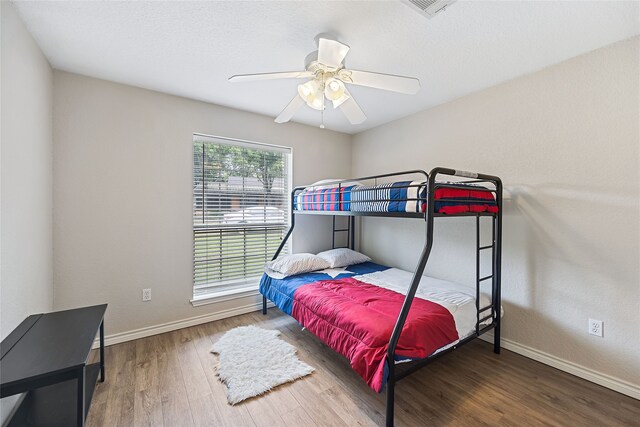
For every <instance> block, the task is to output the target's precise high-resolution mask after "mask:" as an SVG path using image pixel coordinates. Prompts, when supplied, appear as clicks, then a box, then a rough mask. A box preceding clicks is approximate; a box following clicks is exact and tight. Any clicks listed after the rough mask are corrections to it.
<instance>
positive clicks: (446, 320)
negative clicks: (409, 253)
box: [260, 262, 491, 392]
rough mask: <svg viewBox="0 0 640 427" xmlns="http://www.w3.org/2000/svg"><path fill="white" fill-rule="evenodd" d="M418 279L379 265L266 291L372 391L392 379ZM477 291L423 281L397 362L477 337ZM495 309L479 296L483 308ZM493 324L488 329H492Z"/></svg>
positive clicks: (265, 280)
mask: <svg viewBox="0 0 640 427" xmlns="http://www.w3.org/2000/svg"><path fill="white" fill-rule="evenodd" d="M412 276H413V274H412V273H410V272H407V271H404V270H400V269H397V268H389V267H386V266H383V265H380V264H375V263H373V262H365V263H362V264H356V265H351V266H348V267H345V268H339V269H327V270H322V271H315V272H311V273H305V274H300V275H296V276H290V277H287V278H284V279H275V278H272V277H270V276H268V275H266V274H265V275H264V276H263V277H262V280H261V281H260V292H261V293H262V295H264V296H266V297H267V298H268V299H270V300H271V301H273V302H274V303H275V305H276V306H278V307H279V308H280V309H281V310H282V311H284V312H285V313H287V314H289V315H291V316H292V317H293V318H294V319H296V320H297V321H298V322H299V323H300V324H301V325H302V326H304V327H305V328H307V329H308V330H309V331H310V332H312V333H313V334H314V335H316V336H317V337H318V338H320V339H321V340H322V341H323V342H325V343H326V344H327V345H329V346H330V347H331V348H332V349H334V350H335V351H337V352H339V353H340V354H342V355H343V356H345V357H346V358H347V359H349V361H350V363H351V367H352V368H353V369H354V370H355V371H356V372H357V373H358V374H359V375H360V376H361V377H362V378H363V379H364V380H365V381H366V383H367V384H368V385H369V387H371V388H372V389H373V390H375V391H377V392H380V391H382V389H383V387H384V385H385V383H386V380H387V372H386V359H387V350H388V345H389V339H390V337H391V333H392V331H393V328H394V326H395V323H396V320H397V318H398V314H399V312H400V309H401V307H402V303H403V301H404V297H405V295H406V290H407V289H408V287H409V284H410V283H411V278H412ZM473 295H475V290H474V289H472V288H469V287H466V286H463V285H459V284H456V283H453V282H448V281H444V280H439V279H434V278H430V277H426V276H425V277H423V279H422V280H421V282H420V286H419V287H418V290H417V292H416V298H414V301H413V304H412V306H411V310H410V311H409V316H408V317H407V321H406V322H405V325H404V328H403V330H402V334H401V335H400V340H399V342H398V345H397V347H396V352H395V362H396V363H401V362H403V361H407V360H411V359H421V358H425V357H428V356H430V355H431V354H434V353H437V352H439V351H442V350H444V349H446V348H448V347H451V346H453V345H455V344H456V343H457V342H458V341H459V340H460V339H462V338H465V337H467V336H469V335H470V334H471V333H473V332H474V331H475V325H476V305H475V297H474V296H473ZM489 304H490V300H489V298H488V297H486V296H481V302H480V306H481V307H485V306H487V305H489ZM490 321H491V320H488V321H487V323H490Z"/></svg>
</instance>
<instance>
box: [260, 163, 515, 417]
mask: <svg viewBox="0 0 640 427" xmlns="http://www.w3.org/2000/svg"><path fill="white" fill-rule="evenodd" d="M407 176H412V177H415V176H420V179H418V180H415V179H414V180H404V181H394V180H395V179H398V178H400V177H407ZM443 176H444V177H447V176H448V177H449V178H448V179H455V180H456V181H455V182H451V181H444V180H442V179H441V177H443ZM453 177H455V178H453ZM362 181H365V182H367V185H363V184H362V183H361V182H362ZM290 209H291V211H290V212H291V217H290V218H291V225H290V228H289V230H288V231H287V233H286V235H285V237H284V239H283V241H282V243H281V244H280V246H279V248H278V249H277V251H276V253H275V254H274V256H273V260H276V259H277V258H278V256H279V255H280V253H281V251H282V249H283V248H284V247H285V245H286V243H287V241H288V239H289V238H290V236H291V234H292V232H293V230H294V227H295V223H296V216H298V215H331V216H333V243H332V246H333V247H334V248H335V247H336V236H337V235H339V234H341V233H347V237H346V239H344V240H345V241H346V246H345V247H348V248H350V249H354V246H355V244H354V243H355V229H356V227H355V218H356V217H363V216H378V217H391V218H418V219H422V220H423V221H424V222H425V231H426V238H425V243H424V246H423V248H422V253H421V255H420V258H419V261H418V265H417V266H416V268H415V271H414V272H413V273H412V274H410V273H407V274H406V275H405V276H402V275H401V276H399V277H401V280H400V282H403V281H404V282H407V281H409V282H410V284H409V285H408V286H407V284H406V283H404V289H403V290H402V291H401V293H398V292H392V291H390V290H388V289H385V288H384V287H380V286H376V285H380V283H377V282H376V280H375V279H371V278H373V277H375V276H376V275H377V274H382V275H384V274H385V272H391V271H392V270H390V269H389V267H386V266H382V265H379V264H375V263H373V262H365V263H361V264H356V265H351V266H348V268H347V269H346V271H345V272H342V274H338V275H333V276H331V277H329V276H327V274H326V273H324V272H321V271H317V272H309V273H307V274H300V275H294V276H290V277H286V278H282V279H276V278H273V277H271V276H269V275H267V274H265V275H264V276H263V278H262V280H261V282H260V292H261V293H262V295H263V299H262V302H263V305H262V312H263V314H266V312H267V298H269V299H270V300H271V301H273V302H274V303H275V304H276V306H278V307H279V308H280V309H281V310H282V311H284V312H285V313H287V314H289V315H292V316H293V317H294V318H296V320H298V322H300V323H301V324H302V326H304V327H306V328H307V329H308V330H310V331H311V332H312V333H314V334H315V335H316V336H318V337H319V338H320V339H321V340H323V341H324V342H325V343H327V344H328V345H329V346H330V347H331V348H333V349H334V350H336V351H338V352H339V353H341V354H343V355H345V356H347V357H348V358H349V359H350V360H351V364H352V367H353V368H354V370H356V372H358V373H359V374H360V375H361V376H362V377H363V379H364V380H365V381H366V382H367V384H368V385H369V386H370V387H371V388H372V389H373V390H374V391H377V392H381V391H382V389H383V387H384V386H385V385H386V425H387V426H388V427H390V426H393V422H394V397H395V384H396V382H397V381H399V380H401V379H403V378H405V377H407V376H408V375H410V374H411V373H413V372H415V371H417V370H418V369H420V368H422V367H423V366H425V365H426V364H428V363H429V362H431V361H433V360H435V359H436V358H438V357H440V356H442V355H444V354H447V353H449V352H450V351H453V350H455V349H457V348H458V347H460V346H461V345H464V344H466V343H467V342H469V341H471V340H473V339H475V338H477V337H479V336H481V335H483V334H484V333H486V332H488V331H490V330H493V332H494V341H493V350H494V352H495V353H500V318H501V247H502V182H501V180H500V178H498V177H496V176H492V175H486V174H481V173H475V172H466V171H459V170H454V169H448V168H441V167H438V168H434V169H433V170H431V172H429V173H427V172H425V171H423V170H409V171H403V172H396V173H389V174H382V175H372V176H367V177H362V178H357V179H354V180H334V181H330V182H323V183H322V184H321V185H307V186H300V187H296V188H294V189H293V191H292V192H291V205H290ZM340 216H346V217H348V218H347V225H346V226H343V228H339V226H338V225H337V222H336V217H340ZM451 217H469V218H471V219H475V230H476V232H475V240H476V257H475V273H476V274H475V276H476V278H475V300H474V301H473V302H474V304H473V313H472V319H473V318H474V319H473V320H475V321H472V322H471V326H470V327H469V326H467V328H469V329H470V330H460V328H458V330H457V331H456V330H452V327H451V324H452V323H451V319H445V318H446V317H447V313H448V312H447V311H446V310H444V311H442V310H440V311H438V310H439V308H438V307H435V306H437V305H438V304H434V305H430V304H431V303H430V302H429V301H427V300H425V299H423V298H422V294H421V292H422V288H423V286H424V284H425V277H423V272H424V269H425V266H426V263H427V260H428V258H429V254H430V252H431V248H432V245H433V235H434V223H435V219H436V218H439V219H440V218H451ZM485 218H486V219H487V220H488V221H490V226H491V243H490V244H486V245H482V241H481V223H482V220H483V219H485ZM487 250H489V251H491V269H492V271H491V274H488V275H481V253H482V252H483V251H487ZM387 276H388V277H390V276H392V275H391V274H387ZM396 276H397V275H396ZM368 278H369V279H368ZM409 278H410V280H409ZM356 279H357V280H356ZM308 284H313V285H314V286H312V287H309V286H304V285H308ZM483 284H487V285H489V284H490V297H488V298H487V297H486V295H485V294H484V293H483V292H482V285H483ZM419 287H420V289H421V291H419ZM307 289H313V291H312V292H307V291H306V290H307ZM394 289H396V290H398V289H399V288H394ZM300 290H304V292H301V291H300ZM295 292H297V293H296V302H297V304H295V305H294V304H293V295H294V293H295ZM344 293H348V295H347V296H346V297H344V298H342V299H340V298H341V297H342V296H343V295H342V294H344ZM416 293H418V297H416ZM334 295H338V298H337V299H332V298H333V296H334ZM358 299H359V302H358V301H357V300H358ZM333 301H336V303H337V304H341V306H340V307H331V303H332V302H333ZM354 301H356V302H355V303H354ZM328 302H329V303H328ZM370 305H371V306H372V307H369V306H370ZM365 306H366V307H365ZM297 307H301V308H297ZM440 308H441V307H440ZM368 309H370V310H373V311H374V312H375V316H378V317H376V320H375V322H374V323H371V322H369V324H367V322H364V323H363V322H362V321H361V319H360V318H357V319H355V318H356V317H358V316H360V314H359V310H365V311H366V310H368ZM370 313H371V312H369V313H365V316H364V317H366V316H367V315H369V314H370ZM323 316H324V317H323ZM327 316H329V317H331V318H328V317H327ZM332 316H333V317H332ZM335 316H339V317H346V318H347V319H346V320H344V319H342V321H343V322H347V324H346V327H345V324H344V323H343V324H335V323H334V321H335V320H336V319H335ZM380 316H381V317H380ZM385 316H386V317H385ZM360 317H362V316H360ZM349 318H351V320H350V319H349ZM385 321H386V323H385ZM349 322H351V323H349ZM456 322H458V319H455V320H454V323H453V325H454V326H455V327H458V326H457V323H456ZM467 324H468V322H467ZM427 329H428V330H429V333H428V334H425V333H424V331H425V330H427ZM454 329H455V328H454ZM354 331H355V332H354ZM353 335H356V336H357V337H359V338H358V339H360V340H367V341H366V343H365V344H364V346H360V345H359V344H360V341H358V339H355V340H354V339H353ZM381 341H383V342H381Z"/></svg>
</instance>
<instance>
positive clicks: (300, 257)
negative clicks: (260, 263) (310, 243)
mask: <svg viewBox="0 0 640 427" xmlns="http://www.w3.org/2000/svg"><path fill="white" fill-rule="evenodd" d="M325 268H329V262H328V261H326V260H324V259H322V258H320V257H319V256H317V255H314V254H307V253H302V254H291V255H285V256H282V257H280V258H278V259H276V260H273V261H269V262H268V263H267V264H266V265H265V269H269V270H273V271H275V272H277V273H280V274H283V275H284V276H293V275H295V274H301V273H308V272H309V271H315V270H324V269H325Z"/></svg>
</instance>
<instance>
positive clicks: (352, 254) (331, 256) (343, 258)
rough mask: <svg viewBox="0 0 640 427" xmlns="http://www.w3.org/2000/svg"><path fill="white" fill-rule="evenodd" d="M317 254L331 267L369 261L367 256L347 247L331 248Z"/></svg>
mask: <svg viewBox="0 0 640 427" xmlns="http://www.w3.org/2000/svg"><path fill="white" fill-rule="evenodd" d="M318 256H319V257H320V258H322V259H324V260H326V261H327V262H328V263H329V266H330V267H331V268H336V267H346V266H347V265H353V264H360V263H362V262H367V261H371V258H369V257H368V256H366V255H364V254H361V253H360V252H356V251H353V250H351V249H348V248H339V249H331V250H329V251H324V252H320V253H319V254H318Z"/></svg>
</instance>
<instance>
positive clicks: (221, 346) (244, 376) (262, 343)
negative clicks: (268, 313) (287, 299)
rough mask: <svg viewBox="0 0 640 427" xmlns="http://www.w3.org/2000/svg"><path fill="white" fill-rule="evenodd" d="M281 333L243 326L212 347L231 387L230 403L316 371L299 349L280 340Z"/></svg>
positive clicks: (224, 377)
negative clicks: (301, 357) (301, 359)
mask: <svg viewBox="0 0 640 427" xmlns="http://www.w3.org/2000/svg"><path fill="white" fill-rule="evenodd" d="M278 335H280V332H279V331H268V330H265V329H262V328H258V327H256V326H240V327H238V328H234V329H231V330H230V331H229V332H227V333H226V334H224V335H223V336H222V337H221V338H220V339H219V340H218V341H217V342H216V343H215V344H214V345H213V347H212V348H211V352H212V353H217V354H218V355H219V357H220V361H219V364H218V372H217V375H218V377H219V378H220V381H222V382H223V383H225V384H226V385H227V400H228V401H229V403H230V404H232V405H235V404H236V403H239V402H242V401H243V400H245V399H248V398H250V397H253V396H258V395H261V394H263V393H266V392H267V391H269V390H271V389H272V388H274V387H276V386H279V385H280V384H285V383H288V382H291V381H295V380H297V379H298V378H302V377H304V376H306V375H309V374H310V373H311V372H313V371H314V368H312V367H311V366H309V365H307V364H306V363H304V362H302V361H300V360H299V359H298V357H297V356H296V349H295V347H293V346H292V345H291V344H289V343H287V342H285V341H283V340H281V339H280V338H278Z"/></svg>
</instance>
